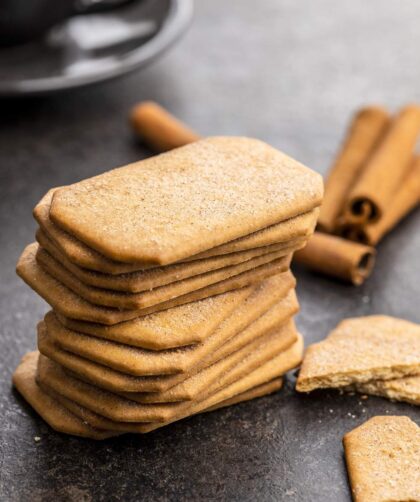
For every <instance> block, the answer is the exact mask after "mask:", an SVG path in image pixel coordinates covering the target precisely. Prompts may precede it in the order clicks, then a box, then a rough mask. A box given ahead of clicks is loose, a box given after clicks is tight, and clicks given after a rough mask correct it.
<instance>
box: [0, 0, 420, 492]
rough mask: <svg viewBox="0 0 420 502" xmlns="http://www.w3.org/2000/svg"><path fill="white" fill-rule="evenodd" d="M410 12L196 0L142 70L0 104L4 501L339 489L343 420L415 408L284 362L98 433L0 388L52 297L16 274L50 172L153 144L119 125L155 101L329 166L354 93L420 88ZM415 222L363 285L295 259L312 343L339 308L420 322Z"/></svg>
mask: <svg viewBox="0 0 420 502" xmlns="http://www.w3.org/2000/svg"><path fill="white" fill-rule="evenodd" d="M419 16H420V4H419V3H418V2H417V1H415V0H413V1H409V0H405V1H404V2H401V1H397V0H392V1H391V0H387V1H384V0H370V1H369V2H366V1H365V0H358V1H353V2H337V1H336V0H300V1H298V2H297V1H295V0H288V1H285V0H282V1H280V0H270V1H269V0H264V1H262V2H256V1H253V2H251V1H248V0H235V1H232V0H231V1H229V2H226V1H222V0H217V1H216V0H212V1H204V0H201V1H198V2H197V5H196V15H195V20H194V23H193V26H192V28H191V30H190V31H189V32H188V34H187V35H186V36H185V37H184V38H183V40H182V41H181V42H180V43H179V44H178V45H177V46H176V47H175V48H174V49H173V50H172V51H170V52H169V53H168V54H167V55H165V56H164V57H163V58H162V59H160V60H159V61H158V62H156V63H155V64H153V65H152V66H150V67H149V68H147V69H146V70H144V71H142V72H140V73H137V74H135V75H133V76H129V77H126V78H124V79H121V80H120V81H117V82H111V83H108V84H104V85H101V86H97V87H94V88H90V89H85V90H80V91H77V92H74V93H69V94H62V95H57V96H54V97H50V98H40V99H36V100H22V101H9V102H4V101H3V102H1V101H0V110H1V112H0V127H1V134H0V208H1V216H0V218H1V227H0V228H1V232H0V253H1V261H0V266H1V278H0V288H1V308H0V316H1V317H0V319H1V323H0V336H1V351H0V357H1V360H0V369H1V385H2V387H1V393H0V408H1V413H2V416H3V417H2V422H1V463H2V465H1V478H0V480H1V484H0V494H1V499H2V500H6V501H21V500H23V501H26V500H36V501H37V500H53V499H55V500H71V501H79V500H81V501H89V500H95V501H96V500H104V501H108V500H130V501H131V500H199V499H209V500H264V501H265V500H284V501H334V502H336V501H342V500H343V501H347V500H349V499H350V495H349V489H348V485H347V479H346V472H345V467H344V462H343V455H342V446H341V439H342V436H343V434H344V433H345V432H346V431H349V430H351V429H353V428H354V427H356V426H357V425H359V424H360V423H362V422H363V421H364V420H366V419H367V418H368V417H371V416H373V415H377V414H406V415H409V416H411V417H412V418H414V419H415V420H417V421H419V418H420V417H419V411H418V409H416V408H414V407H412V406H409V405H405V404H396V403H395V404H394V403H391V402H389V401H386V400H382V399H379V398H369V399H368V400H367V401H360V399H359V397H358V396H346V395H342V396H341V395H339V394H338V393H337V392H319V393H314V394H313V395H311V396H301V395H296V394H295V393H294V391H293V383H294V381H293V377H291V378H290V379H289V383H288V384H287V385H286V388H285V389H283V390H282V391H281V392H279V393H278V394H277V395H275V396H272V397H268V398H263V399H260V400H256V401H254V402H251V403H246V404H242V405H239V406H235V407H231V408H229V409H226V410H223V411H218V412H214V413H211V414H208V415H203V416H198V417H194V418H192V419H189V420H185V421H183V422H180V423H177V424H174V425H171V426H170V427H168V428H165V429H163V430H161V431H157V432H156V433H153V434H151V435H147V436H143V437H141V436H134V435H128V436H125V437H122V438H119V439H115V440H109V441H105V442H102V443H95V442H92V441H87V440H82V439H77V438H71V437H66V436H62V435H60V434H56V433H55V432H53V431H52V430H51V429H50V428H49V427H48V426H47V425H46V424H45V423H43V422H42V420H40V419H39V418H38V417H37V416H36V414H35V413H34V412H32V411H31V410H30V409H29V407H28V406H26V405H25V404H24V402H23V401H22V400H21V399H20V398H19V397H18V396H17V394H16V393H14V392H13V391H12V389H11V386H10V377H11V373H12V371H13V369H14V367H15V366H16V365H17V363H18V361H19V359H20V357H21V356H22V355H23V354H24V353H25V352H26V351H28V350H30V349H33V348H34V347H35V325H36V323H37V321H38V320H39V319H40V318H41V317H42V315H43V313H44V312H45V311H46V305H45V304H44V303H43V302H42V301H41V300H40V299H39V298H37V296H36V295H35V294H34V293H32V292H31V291H30V290H29V289H28V287H26V286H25V285H24V284H23V283H22V282H21V281H20V280H19V279H18V278H17V277H16V276H15V273H14V267H15V263H16V260H17V258H18V255H19V253H20V252H21V250H22V249H23V247H24V246H25V245H26V244H27V243H29V242H30V241H31V240H33V235H34V229H35V224H34V222H33V220H32V218H31V210H32V207H33V206H34V204H35V203H36V202H37V201H38V200H39V199H40V197H41V196H42V195H43V194H44V193H45V191H46V190H47V189H48V188H50V187H52V186H57V185H61V184H67V183H71V182H74V181H76V180H79V179H81V178H84V177H87V176H91V175H93V174H96V173H99V172H102V171H105V170H107V169H109V168H112V167H115V166H118V165H122V164H125V163H128V162H131V161H133V160H136V159H139V158H142V157H144V156H146V155H149V152H148V151H147V150H145V149H143V148H142V147H141V146H140V145H139V144H138V142H136V141H135V139H134V138H133V136H132V134H131V132H130V130H129V128H128V126H127V114H128V111H129V109H130V107H131V106H132V105H133V104H134V103H136V102H137V101H140V100H143V99H154V100H156V101H158V102H160V103H162V104H163V105H165V106H167V107H168V108H169V109H170V110H171V111H172V112H174V113H175V114H176V115H177V116H179V117H181V118H182V119H184V120H185V121H186V122H187V123H189V124H191V125H192V126H193V127H194V128H195V129H196V130H197V131H199V132H200V133H202V134H241V135H249V136H256V137H258V138H261V139H263V140H266V141H268V142H269V143H271V144H273V145H274V146H276V147H279V148H280V149H282V150H284V151H285V152H287V153H289V154H290V155H292V156H294V157H296V158H297V159H299V160H301V161H303V162H304V163H306V164H307V165H309V166H311V167H313V168H315V169H317V170H318V171H320V172H325V170H326V169H327V167H328V165H329V164H330V162H331V160H332V158H333V155H334V152H335V151H336V149H337V146H338V143H339V141H340V139H341V138H342V135H343V131H344V127H345V126H346V124H347V122H348V119H349V116H350V114H351V113H353V112H354V110H355V109H356V108H357V107H358V106H360V105H362V104H364V103H382V104H385V105H387V106H389V107H390V108H391V109H393V110H394V109H397V108H398V107H399V106H402V105H403V104H405V103H407V102H413V101H417V102H419V101H420V65H419V47H420V30H419V28H418V26H419V25H418V20H419ZM418 224H419V213H418V212H417V214H414V215H412V216H411V217H410V218H409V219H407V220H406V221H405V222H404V223H403V224H402V225H401V226H400V228H398V229H397V230H396V231H395V232H393V234H392V235H390V236H389V237H388V238H387V239H386V240H385V241H384V242H383V244H381V246H380V249H379V255H378V261H377V266H376V269H375V271H374V273H373V275H372V277H371V279H370V280H369V281H368V282H367V283H366V284H365V285H364V286H362V287H360V288H353V287H350V286H346V285H342V284H338V283H335V282H333V281H330V280H328V279H326V278H322V277H317V276H315V275H312V274H310V273H306V272H304V271H297V272H298V273H297V277H298V293H299V298H300V302H301V306H302V312H301V313H300V315H299V317H298V325H299V327H300V329H301V331H302V333H303V334H304V335H305V338H306V342H307V343H310V342H314V341H317V340H320V339H322V338H324V337H325V335H326V334H327V332H328V331H329V330H330V329H331V328H333V327H334V326H335V324H336V323H337V322H338V321H339V320H340V319H342V318H343V317H349V316H358V315H365V314H371V313H384V314H391V315H395V316H400V317H403V318H406V319H409V320H413V321H417V322H419V321H420V313H419V295H418V292H419V280H420V277H419V271H418V257H419V248H420V234H419V232H418V230H419V225H418ZM35 436H40V437H41V441H39V442H38V443H37V442H35V441H34V437H35Z"/></svg>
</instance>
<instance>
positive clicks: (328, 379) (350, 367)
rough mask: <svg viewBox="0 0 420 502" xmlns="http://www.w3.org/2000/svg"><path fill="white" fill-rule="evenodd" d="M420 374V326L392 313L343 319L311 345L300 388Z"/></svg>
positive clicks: (314, 387) (298, 384)
mask: <svg viewBox="0 0 420 502" xmlns="http://www.w3.org/2000/svg"><path fill="white" fill-rule="evenodd" d="M418 373H420V326H419V325H417V324H414V323H412V322H408V321H404V320H403V319H396V318H393V317H388V316H380V315H379V316H368V317H359V318H354V319H346V320H344V321H342V322H341V323H340V324H339V325H338V326H337V327H336V328H335V330H333V331H332V332H331V334H330V335H329V336H328V337H327V338H326V339H325V340H323V341H322V342H320V343H316V344H314V345H311V346H309V347H308V349H307V351H306V353H305V357H304V360H303V363H302V367H301V370H300V373H299V377H298V380H297V384H296V390H298V391H300V392H309V391H311V390H314V389H318V388H328V387H343V386H347V385H352V384H355V383H362V382H368V381H371V380H391V379H394V378H400V377H404V376H410V375H415V374H418Z"/></svg>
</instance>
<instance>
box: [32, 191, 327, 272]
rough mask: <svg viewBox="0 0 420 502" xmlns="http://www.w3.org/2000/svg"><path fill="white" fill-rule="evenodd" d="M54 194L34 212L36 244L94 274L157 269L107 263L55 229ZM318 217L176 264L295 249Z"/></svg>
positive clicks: (303, 218)
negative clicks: (262, 249)
mask: <svg viewBox="0 0 420 502" xmlns="http://www.w3.org/2000/svg"><path fill="white" fill-rule="evenodd" d="M55 190H56V188H53V189H52V190H50V191H49V192H48V193H47V194H46V195H45V196H44V197H43V198H42V200H41V201H40V202H39V203H38V204H37V206H36V207H35V209H34V216H35V219H36V220H37V222H38V223H39V226H40V231H39V232H37V240H39V242H40V244H41V245H43V244H45V243H46V242H45V241H44V242H41V239H42V238H43V237H45V238H47V239H49V240H50V242H53V243H54V244H53V245H55V246H56V248H57V249H59V250H60V252H61V253H62V254H63V255H64V256H66V258H67V259H68V260H69V261H70V262H72V263H74V264H76V265H78V266H79V267H83V268H85V269H89V270H96V271H98V272H102V273H107V274H125V273H129V272H136V271H138V270H139V269H141V268H143V269H150V268H154V267H156V266H157V265H153V264H144V263H143V264H141V265H139V264H135V263H134V264H133V263H123V262H117V261H115V260H110V259H109V258H107V257H105V256H103V255H101V254H100V253H98V252H97V251H95V250H93V249H92V248H90V247H89V246H86V244H84V243H83V242H81V241H80V240H78V239H76V238H75V237H74V236H73V235H71V234H69V233H68V232H65V231H64V230H62V229H61V228H59V227H58V226H57V225H54V223H52V221H51V220H50V218H49V213H50V206H51V201H52V197H53V193H54V191H55ZM318 214H319V209H318V208H315V209H313V210H311V211H308V212H307V213H304V214H301V215H298V216H296V217H294V218H289V219H287V220H285V221H282V222H280V223H277V224H275V225H271V226H269V227H267V228H264V229H262V230H259V231H257V232H254V233H252V234H249V235H247V236H244V237H240V238H239V239H235V240H233V241H230V242H227V243H226V244H222V245H220V246H216V247H215V248H212V249H209V250H208V251H204V252H202V253H199V254H198V255H194V256H192V257H189V258H186V259H185V260H182V261H181V262H179V263H185V262H190V261H195V260H199V259H204V258H211V257H214V256H220V255H224V254H228V253H234V252H240V251H245V250H249V249H255V248H259V247H262V246H270V245H274V244H278V243H284V244H290V245H295V244H298V243H299V241H300V242H302V241H303V242H304V241H306V240H307V239H308V238H309V237H310V236H311V235H312V233H313V231H314V228H315V225H316V221H317V218H318ZM38 237H40V239H38ZM45 247H46V246H45Z"/></svg>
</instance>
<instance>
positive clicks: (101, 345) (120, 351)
mask: <svg viewBox="0 0 420 502" xmlns="http://www.w3.org/2000/svg"><path fill="white" fill-rule="evenodd" d="M292 293H294V292H291V293H290V295H289V297H288V298H285V299H284V300H283V299H282V300H280V301H279V302H277V303H276V304H275V305H274V306H273V307H271V309H270V310H269V311H268V312H265V313H263V315H261V316H260V317H259V318H258V319H256V320H254V318H255V316H256V313H257V312H259V311H260V308H259V305H258V304H256V303H253V302H251V303H248V302H247V305H249V310H250V312H249V314H248V316H246V317H245V316H244V317H243V318H240V317H239V316H238V315H236V311H234V312H233V314H232V315H231V316H230V317H229V318H228V319H226V320H225V321H224V322H222V323H221V324H220V325H219V327H218V328H217V329H216V330H215V331H214V332H213V333H212V334H211V336H209V337H208V338H207V339H206V340H205V341H204V342H203V343H199V344H196V345H190V346H187V347H180V348H176V349H169V350H160V351H156V350H145V349H141V348H139V347H133V346H131V345H124V344H121V343H117V342H113V341H110V340H105V339H103V338H97V337H94V336H91V335H86V334H82V333H79V332H77V331H74V330H70V329H68V328H66V327H64V326H63V325H62V324H61V323H60V321H59V320H58V319H57V317H56V316H55V315H54V314H53V313H52V312H50V313H48V314H47V315H46V316H45V328H46V333H45V336H44V338H45V337H46V338H47V340H48V341H49V342H50V343H53V344H54V345H58V346H59V347H61V348H62V349H63V350H65V351H66V352H71V353H72V354H76V355H79V356H81V357H84V358H86V359H89V360H91V361H94V362H97V363H98V364H102V365H105V366H107V367H110V368H114V369H116V370H117V371H120V372H123V373H127V374H129V375H134V376H135V375H137V376H147V375H165V374H176V373H183V372H186V371H187V370H189V369H190V368H192V367H194V366H195V365H197V364H199V363H200V362H202V361H204V360H205V358H206V357H207V356H212V357H213V358H214V360H217V359H216V357H219V358H222V357H224V356H225V355H228V354H229V353H231V352H233V351H234V350H236V349H237V347H238V345H237V342H236V335H238V337H239V335H240V340H244V342H243V343H247V342H248V341H251V340H253V339H255V338H256V337H257V336H259V335H261V334H264V333H265V332H268V331H269V330H270V329H273V328H274V327H276V326H277V325H278V324H280V323H282V322H284V321H285V320H286V319H288V318H289V317H291V316H292V315H293V314H295V313H296V312H297V300H296V297H295V295H294V294H292ZM255 296H257V295H255ZM238 310H240V311H243V310H244V309H243V308H238ZM222 347H223V349H222ZM221 350H222V352H221ZM41 352H42V350H41Z"/></svg>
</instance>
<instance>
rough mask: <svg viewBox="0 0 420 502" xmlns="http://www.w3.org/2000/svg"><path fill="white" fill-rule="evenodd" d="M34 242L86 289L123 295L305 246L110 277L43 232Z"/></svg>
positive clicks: (289, 245) (296, 243) (301, 242)
mask: <svg viewBox="0 0 420 502" xmlns="http://www.w3.org/2000/svg"><path fill="white" fill-rule="evenodd" d="M37 241H38V242H39V244H40V247H41V249H43V250H45V251H44V253H45V252H47V253H48V254H49V255H50V256H52V258H53V259H54V260H56V261H57V262H58V263H59V264H60V265H62V266H63V267H64V268H65V269H66V271H67V272H68V273H71V274H72V275H74V276H75V277H76V278H77V279H79V281H81V282H83V283H84V284H86V285H87V286H93V287H95V288H102V289H108V290H113V291H122V292H125V293H139V292H141V291H148V290H151V289H155V288H158V287H161V286H166V285H169V284H172V283H174V282H177V281H182V280H185V279H189V278H191V277H194V276H199V275H202V274H205V273H208V272H211V271H213V270H219V269H226V268H225V267H231V266H232V265H238V264H240V263H244V262H246V261H248V260H250V259H251V258H256V257H258V256H262V255H267V254H269V253H272V252H277V251H284V255H287V254H289V253H292V252H294V251H296V250H297V249H299V248H301V247H303V246H305V245H306V242H307V241H306V240H305V239H298V240H295V241H292V242H288V243H286V244H275V245H272V246H263V247H259V248H255V249H250V250H247V251H240V252H236V253H229V254H226V255H220V256H215V257H214V258H204V259H202V260H195V261H191V262H188V263H175V264H174V265H167V266H166V267H154V268H152V269H147V270H142V271H139V272H131V273H126V274H118V275H115V274H114V275H112V274H104V273H101V272H95V271H92V270H87V269H85V268H82V267H79V266H78V265H75V264H73V263H72V262H71V261H70V260H68V259H67V258H66V256H65V255H64V254H63V253H62V252H61V251H60V250H59V249H58V247H57V246H55V245H54V244H53V243H52V241H51V239H49V238H48V237H46V236H45V234H43V233H42V231H38V232H37ZM41 258H42V257H41ZM41 263H42V259H41ZM47 271H48V262H47ZM52 275H54V274H52Z"/></svg>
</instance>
